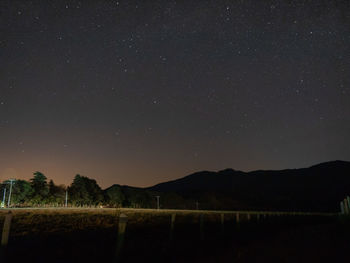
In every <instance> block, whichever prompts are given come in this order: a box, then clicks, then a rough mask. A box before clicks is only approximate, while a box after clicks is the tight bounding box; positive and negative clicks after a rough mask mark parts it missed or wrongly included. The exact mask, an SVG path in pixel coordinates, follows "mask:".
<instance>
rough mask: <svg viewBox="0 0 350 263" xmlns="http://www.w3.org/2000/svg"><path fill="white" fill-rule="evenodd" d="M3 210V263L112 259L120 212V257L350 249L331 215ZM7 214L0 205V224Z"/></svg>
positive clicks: (196, 257)
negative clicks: (123, 221)
mask: <svg viewBox="0 0 350 263" xmlns="http://www.w3.org/2000/svg"><path fill="white" fill-rule="evenodd" d="M11 211H12V213H13V219H12V224H11V231H10V239H9V245H8V251H7V261H8V262H97V261H98V262H113V258H114V255H115V251H116V244H117V229H118V218H119V215H120V214H121V213H123V214H126V215H127V216H128V223H127V227H126V233H125V242H124V246H123V250H122V257H121V259H120V261H123V262H140V261H141V262H258V261H259V262H295V261H299V262H330V261H334V259H337V260H336V261H337V262H347V258H346V257H347V256H348V255H347V254H348V253H347V252H346V251H347V250H348V248H349V247H350V238H349V234H348V229H347V224H344V223H342V222H341V221H340V220H339V218H338V217H337V216H335V215H330V216H325V215H293V214H288V213H285V214H284V215H281V216H272V215H271V214H270V215H268V216H267V217H266V218H264V217H263V214H261V215H260V216H259V217H260V218H259V221H258V220H257V215H256V214H251V215H250V221H248V213H247V212H245V213H241V214H240V223H239V224H237V222H236V214H235V213H232V212H229V211H227V212H219V211H188V210H187V211H184V210H150V209H106V208H104V209H70V208H69V209H11ZM7 212H8V210H0V220H1V222H0V223H1V225H2V224H3V220H4V216H5V214H6V213H7ZM174 213H176V219H175V224H174V231H173V240H172V241H170V239H169V237H170V221H171V215H172V214H174ZM222 213H224V225H222V224H221V214H222ZM201 214H203V215H204V217H203V223H202V233H201V223H200V221H201V220H200V215H201ZM334 262H335V261H334Z"/></svg>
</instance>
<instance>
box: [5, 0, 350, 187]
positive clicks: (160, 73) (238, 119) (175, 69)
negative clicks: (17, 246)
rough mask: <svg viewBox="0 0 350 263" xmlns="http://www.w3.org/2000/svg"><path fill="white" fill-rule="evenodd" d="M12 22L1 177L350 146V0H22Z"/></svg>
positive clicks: (114, 171)
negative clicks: (36, 172)
mask: <svg viewBox="0 0 350 263" xmlns="http://www.w3.org/2000/svg"><path fill="white" fill-rule="evenodd" d="M0 32H1V34H0V146H1V150H0V179H1V180H5V179H7V178H8V177H16V178H25V179H27V178H29V177H31V175H32V172H34V171H36V170H39V171H41V172H43V173H45V174H46V176H47V177H49V178H50V179H51V178H52V179H53V180H54V181H55V182H57V183H65V184H68V183H70V182H71V180H72V178H73V177H74V175H75V174H76V173H80V174H82V175H85V176H89V177H92V178H95V179H96V180H97V182H98V183H99V184H100V185H102V186H103V187H106V186H108V185H111V184H113V183H119V184H129V185H135V186H148V185H152V184H155V183H158V182H161V181H166V180H170V179H175V178H179V177H182V176H184V175H186V174H188V173H191V172H194V171H198V170H219V169H224V168H227V167H232V168H234V169H241V170H245V171H248V170H254V169H282V168H298V167H304V166H310V165H312V164H315V163H319V162H322V161H329V160H335V159H343V160H349V156H350V140H349V139H348V138H349V134H350V86H349V80H350V72H349V71H350V58H349V54H350V50H349V49H350V2H349V1H319V0H318V1H220V0H216V1H58V0H57V1H56V0H51V1H45V2H44V1H13V0H11V1H10V0H9V1H1V2H0Z"/></svg>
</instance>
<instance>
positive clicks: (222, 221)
mask: <svg viewBox="0 0 350 263" xmlns="http://www.w3.org/2000/svg"><path fill="white" fill-rule="evenodd" d="M220 222H221V233H222V234H224V233H225V214H224V213H222V214H221V215H220Z"/></svg>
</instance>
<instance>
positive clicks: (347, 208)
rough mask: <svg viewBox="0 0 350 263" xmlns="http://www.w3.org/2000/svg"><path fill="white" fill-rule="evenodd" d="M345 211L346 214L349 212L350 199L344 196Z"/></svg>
mask: <svg viewBox="0 0 350 263" xmlns="http://www.w3.org/2000/svg"><path fill="white" fill-rule="evenodd" d="M344 212H345V214H347V215H348V214H349V206H348V199H346V198H344Z"/></svg>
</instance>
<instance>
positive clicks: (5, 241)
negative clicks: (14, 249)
mask: <svg viewBox="0 0 350 263" xmlns="http://www.w3.org/2000/svg"><path fill="white" fill-rule="evenodd" d="M11 220H12V212H11V211H9V212H8V213H7V214H6V216H5V221H4V226H3V229H2V235H1V249H0V250H1V252H0V254H1V255H0V256H1V262H5V260H6V248H7V244H8V241H9V235H10V227H11Z"/></svg>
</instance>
